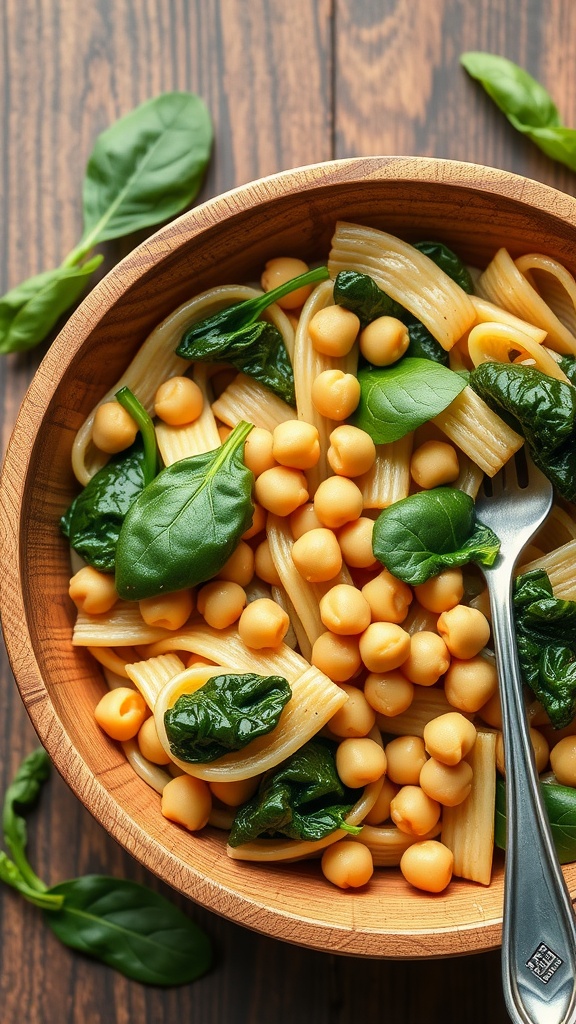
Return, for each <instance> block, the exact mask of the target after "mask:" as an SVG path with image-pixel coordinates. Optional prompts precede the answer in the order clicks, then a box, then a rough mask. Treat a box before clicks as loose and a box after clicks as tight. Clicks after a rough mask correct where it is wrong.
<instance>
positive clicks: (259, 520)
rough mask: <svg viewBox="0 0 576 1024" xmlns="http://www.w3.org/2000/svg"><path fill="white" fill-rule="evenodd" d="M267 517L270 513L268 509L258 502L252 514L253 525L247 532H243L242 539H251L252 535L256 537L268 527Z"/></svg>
mask: <svg viewBox="0 0 576 1024" xmlns="http://www.w3.org/2000/svg"><path fill="white" fill-rule="evenodd" d="M267 518H268V513H267V511H266V509H265V508H262V505H259V504H258V503H257V502H256V503H255V505H254V512H253V515H252V526H249V527H248V529H247V530H246V532H245V533H243V534H242V540H251V538H252V537H256V536H257V534H259V533H261V532H262V530H264V529H265V527H266V519H267Z"/></svg>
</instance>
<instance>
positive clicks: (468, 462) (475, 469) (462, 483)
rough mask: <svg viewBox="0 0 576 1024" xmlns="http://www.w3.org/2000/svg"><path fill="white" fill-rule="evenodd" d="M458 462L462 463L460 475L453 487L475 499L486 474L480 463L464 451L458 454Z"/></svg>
mask: <svg viewBox="0 0 576 1024" xmlns="http://www.w3.org/2000/svg"><path fill="white" fill-rule="evenodd" d="M458 462H459V463H460V473H459V474H458V477H457V478H456V480H455V481H454V483H453V485H452V486H453V487H456V488H457V490H459V491H465V492H466V494H469V495H470V497H471V498H475V497H476V495H477V494H478V491H479V490H480V485H481V483H482V481H483V479H484V473H483V471H482V470H481V469H480V466H479V465H478V463H477V462H474V460H473V459H471V458H470V456H469V455H466V454H465V453H464V452H462V451H461V452H459V453H458Z"/></svg>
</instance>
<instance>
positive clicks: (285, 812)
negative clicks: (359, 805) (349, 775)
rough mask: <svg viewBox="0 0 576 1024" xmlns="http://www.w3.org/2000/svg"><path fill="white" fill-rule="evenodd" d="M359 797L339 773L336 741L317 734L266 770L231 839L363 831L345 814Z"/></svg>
mask: <svg viewBox="0 0 576 1024" xmlns="http://www.w3.org/2000/svg"><path fill="white" fill-rule="evenodd" d="M353 803H354V791H352V790H348V791H347V790H346V789H345V787H344V786H343V785H342V783H341V781H340V779H339V778H338V774H337V772H336V763H335V760H334V753H333V750H332V746H331V745H328V744H327V743H325V742H323V741H322V740H311V741H310V742H309V743H306V744H304V746H303V747H301V748H300V750H297V751H296V753H295V754H292V756H291V757H289V758H288V759H287V760H286V761H285V762H284V763H283V764H282V765H280V767H279V768H275V769H273V770H272V771H270V772H266V773H265V775H264V776H263V778H262V781H261V783H260V786H259V789H258V792H257V794H256V795H255V796H254V797H253V798H252V799H251V800H249V801H248V803H246V804H244V805H243V806H242V807H240V808H239V809H238V811H237V813H236V817H235V818H234V822H233V825H232V829H231V832H230V835H229V837H228V842H229V844H230V846H241V845H242V844H243V843H248V842H250V841H251V840H252V839H257V838H258V837H259V836H264V837H266V836H268V837H271V836H277V835H282V836H286V837H287V838H288V839H306V840H311V841H313V842H315V841H316V840H318V839H323V838H324V836H327V835H330V833H331V832H335V831H336V829H339V828H343V829H345V830H346V831H347V832H350V833H351V834H357V833H358V832H360V831H361V830H360V828H357V827H356V826H353V825H347V824H346V822H345V820H344V819H345V816H346V814H347V813H348V812H349V810H350V808H351V807H352V805H353Z"/></svg>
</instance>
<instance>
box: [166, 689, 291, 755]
mask: <svg viewBox="0 0 576 1024" xmlns="http://www.w3.org/2000/svg"><path fill="white" fill-rule="evenodd" d="M291 696H292V691H291V689H290V685H289V683H288V682H287V680H286V679H284V678H283V677H282V676H259V675H255V674H254V673H248V674H246V675H232V674H229V675H220V676H213V677H212V678H211V679H208V681H207V682H206V683H205V684H204V686H202V687H200V689H199V690H196V692H195V693H185V694H182V696H181V697H179V698H178V700H177V701H176V703H175V704H174V706H173V707H171V708H169V710H168V711H166V713H165V715H164V725H165V726H166V735H167V736H168V742H169V744H170V750H171V751H172V753H173V754H174V755H175V757H178V758H180V760H181V761H188V762H189V763H190V764H205V763H207V762H208V761H215V760H216V758H218V757H223V755H224V754H227V753H228V752H229V751H231V750H242V748H243V747H245V746H246V744H247V743H250V742H251V740H254V739H256V737H257V736H265V735H266V733H269V732H270V731H271V730H272V729H274V728H275V727H276V726H277V725H278V721H279V719H280V715H281V713H282V709H283V707H284V706H285V704H287V703H288V701H289V700H290V698H291Z"/></svg>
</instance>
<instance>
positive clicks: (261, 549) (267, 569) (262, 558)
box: [254, 540, 281, 587]
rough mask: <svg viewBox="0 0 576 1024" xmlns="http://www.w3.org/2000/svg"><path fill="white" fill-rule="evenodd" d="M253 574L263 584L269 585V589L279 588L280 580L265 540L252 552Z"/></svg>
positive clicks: (268, 545)
mask: <svg viewBox="0 0 576 1024" xmlns="http://www.w3.org/2000/svg"><path fill="white" fill-rule="evenodd" d="M254 572H255V573H256V575H257V576H258V577H259V579H261V580H264V583H269V584H270V586H271V587H278V586H280V583H281V580H280V577H279V575H278V570H277V568H276V566H275V564H274V559H273V558H272V552H271V550H270V544H269V542H268V541H267V540H263V541H261V543H260V544H259V545H258V547H257V548H256V551H255V552H254Z"/></svg>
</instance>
